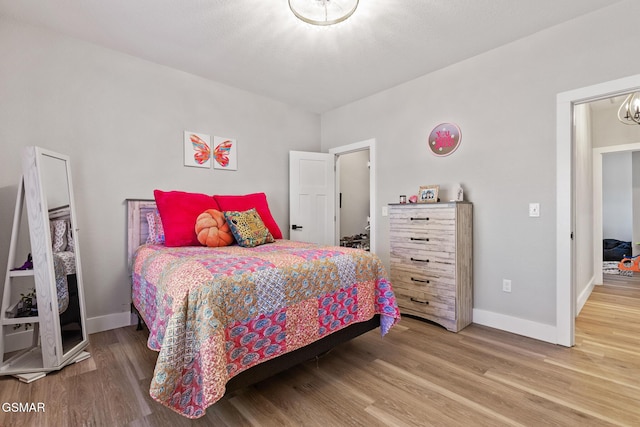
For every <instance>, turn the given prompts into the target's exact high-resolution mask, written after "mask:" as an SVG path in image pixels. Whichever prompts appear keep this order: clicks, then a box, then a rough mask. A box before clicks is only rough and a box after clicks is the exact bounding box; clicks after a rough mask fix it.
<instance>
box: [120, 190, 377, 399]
mask: <svg viewBox="0 0 640 427" xmlns="http://www.w3.org/2000/svg"><path fill="white" fill-rule="evenodd" d="M126 202H127V262H128V265H129V267H130V268H131V260H132V257H133V254H134V252H135V250H136V248H138V246H140V245H142V244H144V243H145V242H146V241H147V237H148V236H149V227H148V225H147V220H146V215H147V213H150V212H153V211H155V209H156V203H155V201H154V200H148V199H127V200H126ZM131 309H132V311H133V312H134V313H136V315H137V316H138V327H139V329H142V320H141V319H142V317H141V316H140V314H139V313H138V311H137V310H136V308H135V307H134V306H133V303H132V304H131ZM379 326H380V315H379V314H376V315H375V316H374V317H373V318H372V319H371V320H368V321H366V322H360V323H356V324H353V325H350V326H348V327H346V328H344V329H341V330H339V331H336V332H334V333H332V334H330V335H328V336H326V337H324V338H321V339H320V340H318V341H315V342H313V343H311V344H309V345H307V346H305V347H302V348H299V349H297V350H294V351H292V352H289V353H285V354H283V355H281V356H278V357H276V358H273V359H271V360H268V361H266V362H263V363H260V364H258V365H256V366H253V367H252V368H249V369H247V370H246V371H243V372H241V373H239V374H238V375H236V376H234V377H233V378H231V379H230V380H229V382H228V383H227V385H226V390H227V392H231V391H234V390H238V389H241V388H244V387H247V386H249V385H251V384H255V383H258V382H260V381H263V380H265V379H267V378H269V377H271V376H273V375H275V374H278V373H280V372H282V371H284V370H287V369H289V368H291V367H293V366H296V365H298V364H300V363H302V362H306V361H308V360H311V359H314V358H316V357H318V356H320V355H322V354H324V353H326V352H328V351H329V350H331V349H332V348H334V347H335V346H337V345H339V344H342V343H344V342H347V341H349V340H351V339H353V338H355V337H357V336H359V335H362V334H364V333H365V332H368V331H371V330H373V329H375V328H377V327H379ZM147 329H148V328H147Z"/></svg>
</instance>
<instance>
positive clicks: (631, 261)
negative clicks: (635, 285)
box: [618, 255, 640, 272]
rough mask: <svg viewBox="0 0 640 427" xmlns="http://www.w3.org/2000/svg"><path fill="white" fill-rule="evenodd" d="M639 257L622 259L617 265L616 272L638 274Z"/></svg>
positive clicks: (639, 268)
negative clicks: (634, 272)
mask: <svg viewBox="0 0 640 427" xmlns="http://www.w3.org/2000/svg"><path fill="white" fill-rule="evenodd" d="M639 263H640V255H639V256H635V257H633V258H622V261H620V263H619V264H618V270H621V271H639V272H640V265H638V264H639Z"/></svg>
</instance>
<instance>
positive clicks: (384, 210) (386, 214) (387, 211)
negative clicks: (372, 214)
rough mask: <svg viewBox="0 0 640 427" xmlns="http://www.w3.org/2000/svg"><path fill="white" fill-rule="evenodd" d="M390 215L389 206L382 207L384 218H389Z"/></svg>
mask: <svg viewBox="0 0 640 427" xmlns="http://www.w3.org/2000/svg"><path fill="white" fill-rule="evenodd" d="M388 215H389V207H388V206H383V207H382V216H388Z"/></svg>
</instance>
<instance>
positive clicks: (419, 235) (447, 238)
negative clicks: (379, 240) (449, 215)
mask: <svg viewBox="0 0 640 427" xmlns="http://www.w3.org/2000/svg"><path fill="white" fill-rule="evenodd" d="M389 244H390V246H391V248H392V250H393V249H396V250H406V251H411V250H427V251H439V252H440V251H444V252H455V251H456V244H455V234H454V231H453V230H451V231H448V232H439V231H424V230H419V231H411V230H402V231H398V232H396V233H394V234H393V235H392V236H390V237H389Z"/></svg>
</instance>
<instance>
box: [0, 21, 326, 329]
mask: <svg viewBox="0 0 640 427" xmlns="http://www.w3.org/2000/svg"><path fill="white" fill-rule="evenodd" d="M0 76H1V77H0V148H1V150H0V274H1V277H4V274H5V261H4V260H6V259H7V254H8V246H9V241H10V233H11V223H12V217H13V209H14V205H15V197H16V191H17V184H18V182H19V179H20V176H21V168H20V158H21V151H22V148H23V147H24V146H27V145H39V146H42V147H44V148H48V149H50V150H53V151H57V152H60V153H63V154H67V155H69V156H70V157H71V162H72V174H73V181H74V184H75V189H74V191H75V196H76V204H77V213H78V217H79V218H78V223H79V227H80V233H81V234H80V243H81V248H82V251H83V253H82V263H83V270H84V283H85V294H86V300H87V315H88V317H89V318H94V319H102V320H104V322H102V320H98V321H97V323H95V324H98V323H101V322H102V323H105V324H108V323H109V321H110V320H109V319H110V318H111V317H113V316H116V317H117V318H118V319H122V318H125V319H126V318H127V315H126V313H127V312H128V311H129V302H130V280H129V278H128V276H127V266H126V247H125V235H126V212H125V203H124V201H125V199H126V198H152V197H153V190H154V189H155V188H160V189H164V190H172V189H179V190H184V191H195V192H204V193H210V194H213V193H217V194H242V193H249V192H256V191H264V192H265V193H267V195H268V198H269V202H270V207H271V209H272V212H273V214H274V217H275V219H276V221H277V222H278V223H279V224H280V226H281V227H282V228H283V232H284V233H285V235H288V233H287V232H286V229H287V224H288V152H289V150H291V149H295V150H302V151H305V150H306V151H317V150H318V149H319V148H320V137H319V135H320V118H319V116H318V115H316V114H310V113H306V112H302V111H300V110H297V109H294V108H291V107H288V106H286V105H284V104H282V103H279V102H275V101H273V100H270V99H266V98H263V97H260V96H256V95H253V94H250V93H247V92H244V91H241V90H237V89H233V88H230V87H228V86H224V85H222V84H218V83H215V82H211V81H207V80H204V79H202V78H200V77H196V76H193V75H190V74H187V73H184V72H180V71H176V70H173V69H170V68H167V67H164V66H159V65H157V64H153V63H150V62H147V61H143V60H140V59H137V58H134V57H131V56H128V55H125V54H121V53H117V52H114V51H110V50H107V49H104V48H101V47H98V46H96V45H92V44H89V43H85V42H81V41H78V40H75V39H71V38H68V37H65V36H61V35H58V34H55V33H52V32H49V31H45V30H40V29H36V28H34V27H29V26H26V25H23V24H18V23H16V22H12V21H9V20H6V19H4V18H0ZM185 130H189V131H195V132H202V133H206V134H210V135H212V136H213V135H219V136H226V137H234V138H237V142H238V171H237V172H230V171H217V170H205V169H197V168H187V167H184V166H183V148H182V141H183V132H184V131H185ZM265 177H267V178H268V179H265ZM25 255H26V254H25ZM100 316H106V317H105V318H102V317H100ZM110 316H111V317H110ZM90 325H91V324H90Z"/></svg>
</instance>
